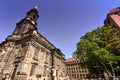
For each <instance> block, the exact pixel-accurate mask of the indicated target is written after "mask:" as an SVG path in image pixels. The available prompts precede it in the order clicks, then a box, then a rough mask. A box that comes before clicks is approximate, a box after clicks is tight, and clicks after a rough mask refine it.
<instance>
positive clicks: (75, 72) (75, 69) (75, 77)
mask: <svg viewBox="0 0 120 80" xmlns="http://www.w3.org/2000/svg"><path fill="white" fill-rule="evenodd" d="M65 63H66V70H67V71H66V72H67V73H66V74H67V78H69V79H70V80H81V79H85V78H86V77H87V75H88V69H87V67H86V68H82V67H81V66H80V60H79V59H76V58H68V59H66V61H65Z"/></svg>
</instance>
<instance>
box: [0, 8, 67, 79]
mask: <svg viewBox="0 0 120 80" xmlns="http://www.w3.org/2000/svg"><path fill="white" fill-rule="evenodd" d="M38 14H39V13H38V10H37V8H33V9H31V10H30V11H29V12H27V14H26V16H25V18H24V19H22V20H21V21H20V22H18V23H17V24H16V28H15V30H14V31H13V33H12V34H11V35H9V36H8V37H7V38H6V40H5V41H3V42H2V43H0V80H2V79H3V78H6V79H7V80H64V79H65V76H66V67H65V63H64V62H65V55H64V54H63V53H62V52H61V51H60V49H57V48H56V47H55V46H54V45H53V44H52V43H50V42H49V41H48V40H47V39H46V38H45V37H44V36H42V35H41V34H40V33H39V32H38V29H37V19H38V17H39V15H38Z"/></svg>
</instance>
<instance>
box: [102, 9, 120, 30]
mask: <svg viewBox="0 0 120 80" xmlns="http://www.w3.org/2000/svg"><path fill="white" fill-rule="evenodd" d="M104 24H105V25H106V26H113V27H116V28H120V7H117V8H115V9H112V10H110V11H109V13H108V14H107V17H106V19H105V22H104Z"/></svg>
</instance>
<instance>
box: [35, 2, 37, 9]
mask: <svg viewBox="0 0 120 80" xmlns="http://www.w3.org/2000/svg"><path fill="white" fill-rule="evenodd" d="M35 2H36V3H35V9H38V0H35Z"/></svg>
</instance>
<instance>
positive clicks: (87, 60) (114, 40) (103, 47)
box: [73, 26, 120, 73]
mask: <svg viewBox="0 0 120 80" xmlns="http://www.w3.org/2000/svg"><path fill="white" fill-rule="evenodd" d="M73 55H74V56H76V57H77V58H79V59H80V60H81V63H80V64H81V65H82V66H85V65H87V66H88V68H89V69H90V71H91V72H92V73H94V72H95V71H94V72H93V71H92V70H93V68H95V66H96V65H97V66H99V70H101V71H102V72H103V71H105V67H106V68H107V71H110V72H112V71H111V70H112V69H111V67H110V65H111V64H112V66H113V67H114V70H115V71H116V72H117V71H120V30H119V29H116V28H113V27H110V26H109V27H105V26H103V27H98V28H97V29H95V30H93V31H91V32H87V33H86V34H85V35H84V36H82V37H81V39H80V41H79V42H78V43H77V49H76V51H75V52H74V54H73Z"/></svg>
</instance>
